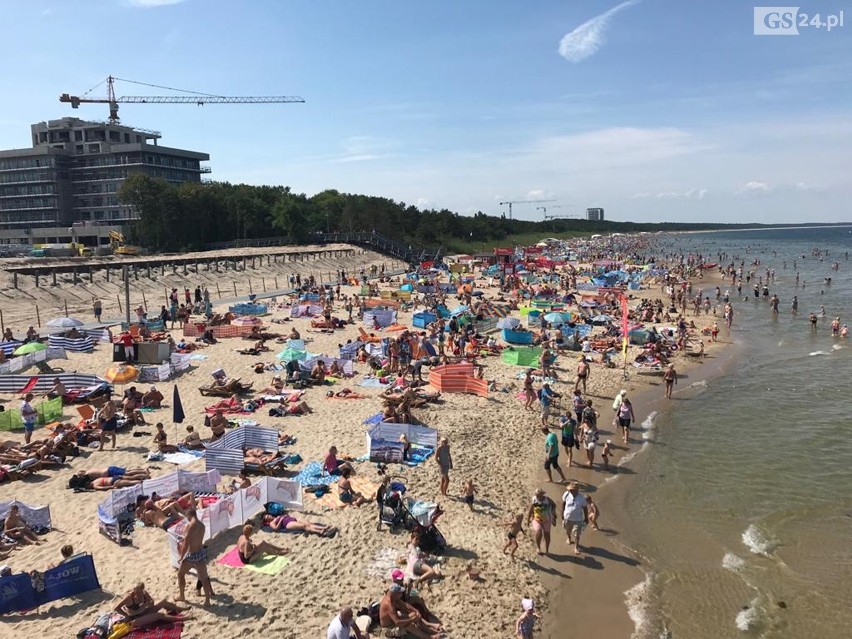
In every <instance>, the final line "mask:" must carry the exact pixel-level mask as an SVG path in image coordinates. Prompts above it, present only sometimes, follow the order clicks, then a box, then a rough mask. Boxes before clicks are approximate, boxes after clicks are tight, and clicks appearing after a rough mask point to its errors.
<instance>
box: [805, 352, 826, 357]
mask: <svg viewBox="0 0 852 639" xmlns="http://www.w3.org/2000/svg"><path fill="white" fill-rule="evenodd" d="M817 355H828V353H826V352H825V351H814V352H812V353H808V357H816V356H817Z"/></svg>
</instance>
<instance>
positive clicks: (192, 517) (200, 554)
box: [175, 508, 213, 606]
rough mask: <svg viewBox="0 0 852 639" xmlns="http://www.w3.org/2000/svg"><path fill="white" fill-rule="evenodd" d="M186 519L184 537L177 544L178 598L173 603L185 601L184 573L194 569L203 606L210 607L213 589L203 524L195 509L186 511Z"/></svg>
mask: <svg viewBox="0 0 852 639" xmlns="http://www.w3.org/2000/svg"><path fill="white" fill-rule="evenodd" d="M186 519H187V521H188V522H189V523H188V524H187V526H186V530H184V537H183V539H182V540H181V542H180V544H178V554H180V555H181V560H180V568H179V569H178V591H179V594H178V597H177V599H176V600H175V601H186V598H185V597H184V591H185V590H186V573H188V572H189V571H190V570H191V569H193V568H195V572H196V573H197V574H198V580H199V581H200V582H201V584H202V586H203V587H204V605H205V606H209V605H210V597H212V596H213V587H212V586H211V585H210V576H209V575H208V574H207V548H205V547H204V532H205V530H204V524H203V523H202V522H201V520H199V519H198V514H197V513H196V512H195V508H189V509H188V510H187V511H186Z"/></svg>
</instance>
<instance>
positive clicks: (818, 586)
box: [602, 226, 852, 639]
mask: <svg viewBox="0 0 852 639" xmlns="http://www.w3.org/2000/svg"><path fill="white" fill-rule="evenodd" d="M663 242H665V243H666V244H668V245H669V247H672V246H675V245H676V246H678V247H679V248H680V249H681V250H684V251H687V252H689V251H690V250H691V251H692V252H701V253H703V254H704V255H710V256H712V258H711V259H710V260H709V261H712V262H716V261H719V260H718V259H717V254H718V253H719V252H727V253H728V255H729V256H731V255H739V256H741V258H742V259H744V260H745V262H746V265H745V267H744V269H745V270H746V271H747V270H748V269H749V264H750V263H751V261H752V260H754V259H759V260H761V264H760V266H757V267H754V268H755V270H756V277H757V276H758V275H763V274H764V272H765V269H766V268H767V267H768V268H770V269H775V281H774V282H770V283H769V288H770V294H772V293H776V294H777V295H778V296H779V298H780V300H781V303H780V313H779V315H778V316H777V317H776V316H773V314H772V313H771V310H770V308H769V304H768V303H767V302H766V301H764V300H763V298H762V296H761V299H759V300H755V299H754V296H753V285H754V281H752V282H751V283H749V284H745V283H744V284H743V290H742V295H741V296H739V297H738V296H737V292H736V288H735V287H733V286H730V283H729V282H727V283H724V284H720V287H721V289H722V292H723V293H724V291H725V290H726V289H727V290H730V291H731V294H732V302H733V306H734V309H735V316H734V326H733V330H732V331H731V332H730V334H728V333H727V332H726V331H725V329H724V322H723V320H722V317H721V312H722V307H723V303H720V305H719V309H718V312H719V314H720V317H719V325H720V326H722V327H723V328H722V332H721V335H720V337H721V338H722V339H724V340H731V341H733V342H735V345H734V346H733V347H732V348H733V349H735V352H736V354H735V355H734V357H733V359H732V360H731V361H730V362H729V365H727V366H726V367H725V373H724V374H723V375H722V376H721V377H717V378H715V379H712V378H711V379H710V380H709V381H708V382H707V383H706V388H701V389H696V388H695V385H694V382H691V381H690V378H694V379H698V376H699V375H700V373H699V372H693V373H691V374H690V375H689V376H688V377H687V378H686V379H682V380H680V383H679V385H678V387H677V391H676V393H675V396H674V397H675V399H674V400H673V401H672V402H671V410H666V411H662V412H661V413H660V415H658V416H656V418H655V419H654V420H653V422H654V423H653V431H652V433H653V434H652V435H651V436H650V437H648V438H647V439H646V440H645V442H644V444H640V446H644V448H645V449H646V450H644V451H643V453H642V454H640V455H638V456H637V458H636V459H635V460H633V461H632V462H630V463H631V465H632V466H633V467H634V468H635V469H636V470H637V475H636V476H635V478H634V479H632V481H633V484H632V486H631V488H630V490H629V498H628V500H627V502H626V504H625V505H624V507H623V509H622V511H621V512H619V513H618V517H619V518H621V519H622V520H623V521H629V522H630V523H629V526H625V529H626V532H625V533H624V534H623V535H620V536H619V542H620V543H624V544H626V545H627V546H628V547H630V548H631V549H632V550H633V551H634V552H635V553H636V554H637V555H638V556H640V557H642V558H643V559H644V561H643V567H644V570H645V572H646V578H645V580H644V581H643V582H642V583H641V584H638V585H637V587H636V588H635V589H634V590H633V591H631V592H629V593H627V599H628V604H629V606H630V608H631V615H632V617H633V618H634V621H635V622H636V625H637V631H636V633H635V636H636V637H653V638H654V639H657V638H658V637H672V638H674V639H680V638H685V639H702V638H705V637H706V638H708V639H711V638H712V639H718V638H720V637H765V638H774V637H821V638H823V639H831V638H834V637H837V638H841V637H852V492H850V491H852V401H850V399H849V396H850V380H852V355H850V353H852V348H849V340H842V339H840V338H834V337H832V336H831V334H830V330H829V325H830V323H831V320H832V319H833V318H834V317H835V316H840V319H841V323H843V322H849V323H850V324H852V262H850V261H847V259H846V252H847V251H849V252H852V226H850V227H845V228H836V227H835V228H831V229H825V228H823V229H797V230H760V231H752V232H723V233H708V234H694V235H680V236H675V237H674V238H673V239H672V238H667V239H665V240H663ZM814 248H819V249H821V250H823V251H825V250H828V251H829V252H830V253H829V255H827V256H825V255H823V256H822V261H820V258H819V257H814V256H812V255H811V251H812V249H814ZM747 251H748V252H747ZM802 255H804V256H805V257H804V258H802ZM794 260H796V261H797V268H796V269H795V270H794V268H793V261H794ZM729 261H730V258H729V260H727V261H726V260H722V263H723V264H726V263H728V262H729ZM784 261H786V262H787V267H786V269H785V268H783V266H782V265H783V262H784ZM834 261H838V262H840V268H839V270H838V271H834V270H832V268H831V265H832V263H833V262H834ZM737 266H739V260H738V261H737ZM797 271H798V273H799V275H800V281H804V282H805V287H804V289H803V288H802V287H801V286H799V287H798V288H797V287H796V284H795V277H796V272H797ZM826 277H831V278H832V282H831V285H830V286H826V285H824V284H823V282H824V278H826ZM703 288H704V289H705V291H707V294H709V295H710V297H711V300H712V299H713V298H714V293H713V289H714V288H715V283H714V284H712V285H710V284H704V285H703ZM793 295H797V296H798V300H799V309H798V314H796V315H794V314H792V313H791V309H790V305H791V300H792V298H793ZM743 298H746V299H745V300H744V299H743ZM820 305H822V306H824V307H825V311H826V316H825V317H824V318H820V320H819V322H818V328H817V331H816V332H812V331H811V327H810V323H809V322H808V314H809V313H810V312H815V313H819V312H820ZM691 314H692V310H691V308H690V310H689V311H688V313H687V315H688V316H690V315H691ZM705 339H706V338H705ZM696 391H699V392H696ZM640 419H641V417H640ZM602 507H603V506H602ZM640 592H641V597H639V596H637V593H640Z"/></svg>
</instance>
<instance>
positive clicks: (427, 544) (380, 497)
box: [376, 475, 447, 554]
mask: <svg viewBox="0 0 852 639" xmlns="http://www.w3.org/2000/svg"><path fill="white" fill-rule="evenodd" d="M402 479H404V478H403V477H400V476H395V475H389V476H388V477H387V479H386V481H385V482H382V485H381V486H380V487H379V489H378V491H376V505H377V506H378V509H379V522H378V525H377V526H376V530H381V529H382V524H385V525H387V526H388V528H390V529H391V530H394V529H396V528H400V527H401V528H404V529H405V530H408V531H410V532H417V533H418V534H419V535H420V548H421V549H422V550H423V551H425V552H429V553H432V554H439V553H441V552H443V551H444V550H445V549H446V547H447V542H446V540H445V539H444V536H443V535H442V534H441V531H439V530H438V528H437V527H436V526H435V522H436V521H437V520H438V517H440V516H441V515H442V514H443V512H444V511H442V510H441V507H440V506H438V505H437V504H432V503H427V502H418V501H417V500H416V499H412V498H411V497H406V496H405V492H406V488H405V484H403V483H402V481H401V480H402Z"/></svg>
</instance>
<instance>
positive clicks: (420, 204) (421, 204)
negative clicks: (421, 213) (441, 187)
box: [415, 197, 430, 209]
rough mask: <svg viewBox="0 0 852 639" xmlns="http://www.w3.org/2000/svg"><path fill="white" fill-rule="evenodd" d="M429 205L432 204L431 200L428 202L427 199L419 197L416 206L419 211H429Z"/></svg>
mask: <svg viewBox="0 0 852 639" xmlns="http://www.w3.org/2000/svg"><path fill="white" fill-rule="evenodd" d="M429 204H430V202H429V200H427V199H426V198H425V197H419V198H417V203H416V204H415V206H416V207H417V208H418V209H428V208H429Z"/></svg>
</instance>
